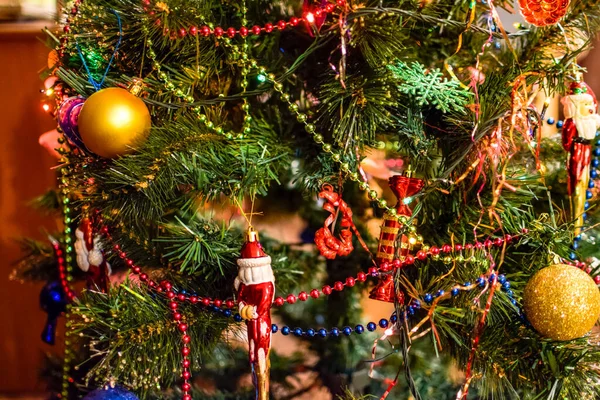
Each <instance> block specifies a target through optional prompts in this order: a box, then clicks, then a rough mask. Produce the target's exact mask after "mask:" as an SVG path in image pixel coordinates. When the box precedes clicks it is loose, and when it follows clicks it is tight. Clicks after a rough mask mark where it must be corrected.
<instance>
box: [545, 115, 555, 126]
mask: <svg viewBox="0 0 600 400" xmlns="http://www.w3.org/2000/svg"><path fill="white" fill-rule="evenodd" d="M546 122H547V123H548V124H550V125H554V118H552V117H550V118H548V119H547V120H546Z"/></svg>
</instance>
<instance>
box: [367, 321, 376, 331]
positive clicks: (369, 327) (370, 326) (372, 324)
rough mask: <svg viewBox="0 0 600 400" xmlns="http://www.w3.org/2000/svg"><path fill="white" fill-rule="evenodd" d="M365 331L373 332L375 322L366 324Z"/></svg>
mask: <svg viewBox="0 0 600 400" xmlns="http://www.w3.org/2000/svg"><path fill="white" fill-rule="evenodd" d="M367 329H368V330H369V332H373V331H374V330H375V329H377V325H375V322H369V323H368V324H367Z"/></svg>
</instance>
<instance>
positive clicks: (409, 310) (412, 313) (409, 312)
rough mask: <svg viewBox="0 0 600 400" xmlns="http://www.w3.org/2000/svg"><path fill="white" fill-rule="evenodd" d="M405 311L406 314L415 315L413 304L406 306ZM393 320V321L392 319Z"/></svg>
mask: <svg viewBox="0 0 600 400" xmlns="http://www.w3.org/2000/svg"><path fill="white" fill-rule="evenodd" d="M406 312H407V313H408V315H415V308H414V307H413V306H408V307H407V308H406ZM392 322H394V321H392Z"/></svg>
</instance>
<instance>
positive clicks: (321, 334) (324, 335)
mask: <svg viewBox="0 0 600 400" xmlns="http://www.w3.org/2000/svg"><path fill="white" fill-rule="evenodd" d="M319 336H321V337H326V336H327V331H326V330H325V328H321V329H319Z"/></svg>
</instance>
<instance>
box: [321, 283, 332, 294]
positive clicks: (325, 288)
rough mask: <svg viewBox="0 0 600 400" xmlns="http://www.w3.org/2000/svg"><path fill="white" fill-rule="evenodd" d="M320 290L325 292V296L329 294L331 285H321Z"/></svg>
mask: <svg viewBox="0 0 600 400" xmlns="http://www.w3.org/2000/svg"><path fill="white" fill-rule="evenodd" d="M322 291H323V293H324V294H326V295H327V296H329V295H330V294H331V292H332V290H331V286H329V285H325V286H323V289H322Z"/></svg>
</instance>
